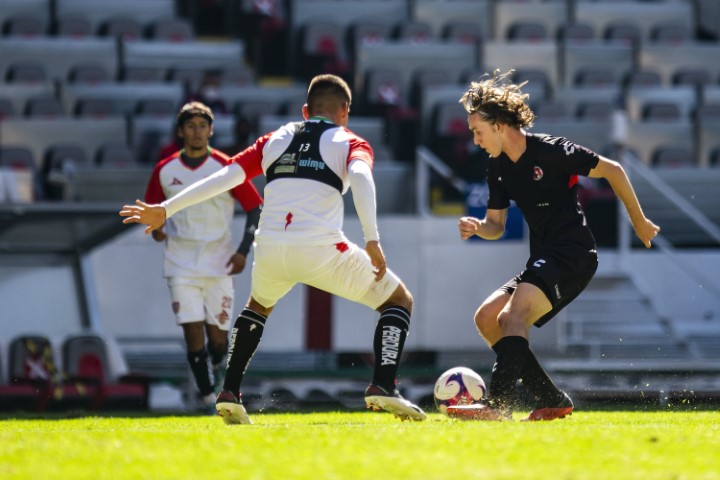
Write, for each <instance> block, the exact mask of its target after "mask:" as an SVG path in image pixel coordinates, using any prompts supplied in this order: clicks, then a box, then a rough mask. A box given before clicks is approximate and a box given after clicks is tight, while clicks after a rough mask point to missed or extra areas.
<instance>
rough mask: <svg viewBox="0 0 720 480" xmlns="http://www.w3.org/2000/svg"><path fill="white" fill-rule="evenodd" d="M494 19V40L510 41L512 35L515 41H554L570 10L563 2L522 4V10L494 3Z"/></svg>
mask: <svg viewBox="0 0 720 480" xmlns="http://www.w3.org/2000/svg"><path fill="white" fill-rule="evenodd" d="M494 19H495V20H494V22H493V28H494V32H493V38H494V39H495V40H511V39H513V38H512V37H513V35H514V38H515V39H523V37H524V40H526V41H528V40H529V41H543V40H547V39H548V38H556V35H557V33H558V31H559V30H560V27H561V26H562V25H564V24H566V23H567V22H568V21H569V9H568V5H567V4H566V3H564V2H544V3H540V2H535V3H525V4H523V5H522V7H521V8H518V6H517V5H515V4H513V3H512V2H509V3H508V2H500V3H496V4H495V14H494ZM513 27H514V28H515V29H516V31H515V32H514V33H513V32H512V29H513ZM523 27H524V28H523ZM517 30H519V31H517Z"/></svg>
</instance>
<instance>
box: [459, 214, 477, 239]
mask: <svg viewBox="0 0 720 480" xmlns="http://www.w3.org/2000/svg"><path fill="white" fill-rule="evenodd" d="M479 226H480V219H479V218H475V217H460V221H459V222H458V230H460V238H461V239H462V240H467V239H468V238H470V237H472V236H473V235H475V234H476V233H477V231H478V228H479Z"/></svg>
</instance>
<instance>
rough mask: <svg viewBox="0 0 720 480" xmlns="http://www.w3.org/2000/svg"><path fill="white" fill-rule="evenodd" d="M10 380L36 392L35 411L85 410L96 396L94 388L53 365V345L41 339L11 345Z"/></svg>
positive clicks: (23, 338)
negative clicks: (29, 387) (70, 376)
mask: <svg viewBox="0 0 720 480" xmlns="http://www.w3.org/2000/svg"><path fill="white" fill-rule="evenodd" d="M9 349H10V353H9V358H8V370H9V377H10V378H9V380H10V383H11V384H13V385H29V386H31V387H33V388H34V389H35V390H36V391H37V397H36V401H35V403H34V404H33V407H32V408H34V409H35V410H45V409H53V410H55V409H67V408H78V407H80V408H87V407H89V406H90V405H91V403H92V400H93V398H94V397H95V395H96V389H95V387H94V386H93V385H90V384H86V383H83V382H82V381H77V380H75V379H71V378H68V377H67V375H65V373H64V372H62V370H60V369H59V368H58V365H57V363H56V362H55V356H54V352H53V348H52V344H51V343H50V340H49V339H48V338H47V337H44V336H41V335H23V336H18V337H15V338H13V339H12V340H11V341H10V347H9Z"/></svg>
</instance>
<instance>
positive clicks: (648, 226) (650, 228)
mask: <svg viewBox="0 0 720 480" xmlns="http://www.w3.org/2000/svg"><path fill="white" fill-rule="evenodd" d="M633 228H634V229H635V235H637V236H638V238H639V239H640V241H641V242H642V243H643V245H645V248H650V246H651V245H652V240H653V239H654V238H655V237H656V236H657V234H658V233H660V227H658V226H657V225H655V224H654V223H653V222H651V221H650V220H648V219H647V218H643V219H642V221H640V222H638V224H637V225H635V224H633Z"/></svg>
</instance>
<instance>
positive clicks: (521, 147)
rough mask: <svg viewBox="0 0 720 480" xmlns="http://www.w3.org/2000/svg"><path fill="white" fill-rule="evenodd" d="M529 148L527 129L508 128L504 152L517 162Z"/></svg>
mask: <svg viewBox="0 0 720 480" xmlns="http://www.w3.org/2000/svg"><path fill="white" fill-rule="evenodd" d="M526 148H527V138H526V137H525V131H524V130H522V129H516V128H512V129H508V131H507V133H506V134H505V145H504V148H503V152H504V153H505V155H507V156H508V158H509V159H510V160H512V161H513V162H517V161H518V160H520V157H522V154H523V153H525V149H526Z"/></svg>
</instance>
